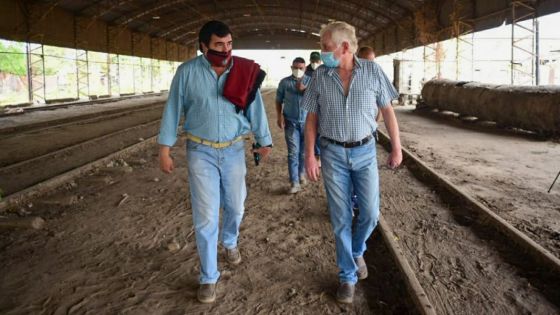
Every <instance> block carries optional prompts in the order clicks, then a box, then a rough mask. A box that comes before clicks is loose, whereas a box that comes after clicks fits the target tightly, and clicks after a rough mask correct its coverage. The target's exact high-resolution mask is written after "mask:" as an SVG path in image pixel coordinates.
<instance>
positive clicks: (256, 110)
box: [246, 89, 272, 147]
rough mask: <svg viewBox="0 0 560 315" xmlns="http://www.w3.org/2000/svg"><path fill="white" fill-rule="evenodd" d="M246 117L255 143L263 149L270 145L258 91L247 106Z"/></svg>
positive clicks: (270, 139) (266, 120)
mask: <svg viewBox="0 0 560 315" xmlns="http://www.w3.org/2000/svg"><path fill="white" fill-rule="evenodd" d="M246 117H247V119H248V120H249V123H250V124H251V131H252V132H253V136H254V137H255V141H256V142H257V143H258V144H260V145H261V146H263V147H264V146H267V145H271V144H272V136H271V135H270V129H269V128H268V119H267V118H266V112H265V110H264V102H263V99H262V96H261V91H260V89H259V90H258V91H257V94H256V95H255V100H254V101H253V103H251V105H250V106H249V109H248V110H247V115H246Z"/></svg>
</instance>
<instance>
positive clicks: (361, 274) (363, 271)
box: [354, 256, 368, 280]
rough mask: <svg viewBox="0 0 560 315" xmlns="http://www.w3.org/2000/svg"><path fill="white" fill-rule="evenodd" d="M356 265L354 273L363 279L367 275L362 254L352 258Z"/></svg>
mask: <svg viewBox="0 0 560 315" xmlns="http://www.w3.org/2000/svg"><path fill="white" fill-rule="evenodd" d="M354 261H355V262H356V265H358V271H357V272H356V274H357V275H358V279H360V280H364V279H365V278H367V276H368V270H367V266H366V261H365V260H364V256H360V257H356V258H354Z"/></svg>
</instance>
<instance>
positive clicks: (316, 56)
mask: <svg viewBox="0 0 560 315" xmlns="http://www.w3.org/2000/svg"><path fill="white" fill-rule="evenodd" d="M321 64H322V62H321V54H320V53H319V52H318V51H314V52H311V54H310V55H309V64H308V65H307V67H305V75H306V76H308V77H311V76H313V71H315V70H316V69H317V68H319V66H320V65H321Z"/></svg>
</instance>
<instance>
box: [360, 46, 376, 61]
mask: <svg viewBox="0 0 560 315" xmlns="http://www.w3.org/2000/svg"><path fill="white" fill-rule="evenodd" d="M358 58H362V59H366V60H370V61H374V60H375V51H373V48H371V47H369V46H362V47H360V49H359V50H358Z"/></svg>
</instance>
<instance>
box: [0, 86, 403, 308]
mask: <svg viewBox="0 0 560 315" xmlns="http://www.w3.org/2000/svg"><path fill="white" fill-rule="evenodd" d="M266 100H267V104H268V110H269V115H271V114H272V113H273V112H272V111H273V106H274V105H273V95H271V94H269V95H267V96H266ZM269 117H273V116H269ZM271 121H274V120H273V119H271ZM271 127H272V128H271V130H272V131H273V137H274V142H275V148H274V154H273V156H272V157H271V159H270V160H269V161H267V162H265V163H263V164H261V165H260V166H259V167H255V166H254V164H253V163H252V161H251V160H248V162H249V163H248V165H249V168H248V175H247V182H248V190H249V196H248V199H247V201H246V213H245V218H244V221H243V224H242V226H241V236H240V240H239V241H240V243H239V246H240V250H241V254H242V256H243V262H242V264H241V265H240V266H238V267H233V266H229V265H227V264H226V263H224V261H223V258H222V256H220V269H221V271H222V278H221V280H220V283H219V286H218V301H217V303H215V304H212V305H201V304H199V303H198V302H197V301H196V289H197V287H198V275H199V269H198V268H199V264H198V257H197V254H196V248H195V242H194V233H193V230H192V223H191V211H190V203H189V199H190V198H189V194H188V184H187V180H186V179H187V171H186V163H185V152H184V145H183V142H182V141H181V142H179V144H178V147H176V148H174V150H173V155H174V158H175V161H176V167H177V168H176V169H175V171H174V173H173V175H164V174H162V173H161V172H160V171H159V168H158V164H157V148H156V147H154V148H153V149H151V150H149V151H146V152H139V153H138V154H136V155H134V156H133V157H130V158H128V159H126V161H115V162H114V163H111V165H107V167H104V168H102V169H99V170H97V171H96V172H94V173H92V174H90V176H86V177H83V178H80V179H77V180H76V181H75V182H72V183H69V184H68V185H66V187H64V188H63V189H61V190H59V191H58V192H56V193H55V194H53V195H51V196H48V197H45V198H42V199H41V200H37V201H34V202H33V203H32V204H30V205H29V206H28V207H26V208H24V209H16V210H18V212H19V215H30V214H33V215H40V216H42V217H43V218H45V219H46V220H47V229H45V230H42V231H12V232H5V231H4V232H0V255H1V256H2V260H1V261H0V270H2V273H1V274H0V313H3V314H66V313H70V314H115V313H119V314H197V313H209V314H338V313H343V312H344V313H352V314H370V313H376V314H379V313H381V314H406V313H408V312H410V311H411V309H412V308H411V307H410V304H408V303H409V302H408V301H407V297H406V291H405V288H404V286H403V284H402V283H401V282H400V280H399V274H398V272H397V271H396V269H395V266H394V264H393V263H392V261H391V259H390V256H389V254H388V252H387V251H386V249H385V248H384V246H383V243H382V241H381V239H380V238H379V237H378V236H376V238H375V240H372V242H371V245H370V246H371V250H370V251H369V252H368V254H367V256H366V259H368V260H369V261H370V262H371V263H370V277H369V278H368V280H365V281H363V282H361V283H360V285H359V286H358V289H357V296H356V299H355V303H354V304H353V305H352V306H341V305H339V304H338V303H336V302H335V300H334V293H335V290H336V287H337V285H338V280H337V276H336V274H337V268H336V264H335V254H334V241H333V236H332V232H331V226H330V223H329V217H328V212H327V208H326V198H325V194H324V190H323V186H322V184H321V183H314V184H309V185H307V186H305V187H304V190H303V191H302V192H300V193H298V194H297V195H287V194H286V191H287V189H288V175H287V162H286V156H287V153H286V146H285V143H284V140H283V135H282V133H281V131H280V130H278V129H277V128H275V126H274V125H271ZM246 145H247V152H248V154H247V159H250V158H252V155H250V154H249V151H248V149H249V146H250V141H247V142H246ZM123 162H126V164H124V163H123ZM5 215H6V216H15V214H12V213H10V214H5ZM220 253H223V252H222V250H220Z"/></svg>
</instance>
